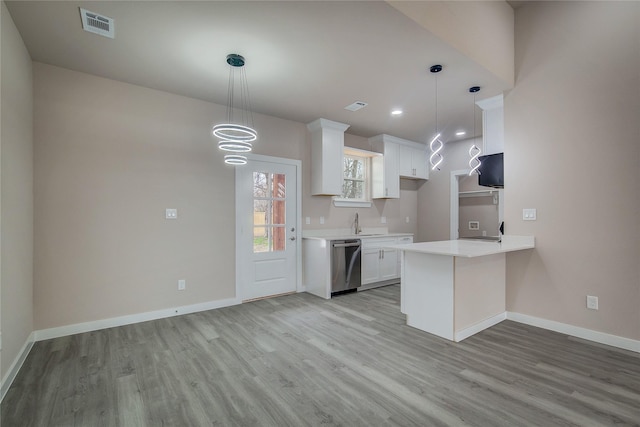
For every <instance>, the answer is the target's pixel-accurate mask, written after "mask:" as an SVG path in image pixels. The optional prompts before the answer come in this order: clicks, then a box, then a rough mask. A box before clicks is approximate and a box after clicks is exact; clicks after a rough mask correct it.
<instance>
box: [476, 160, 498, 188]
mask: <svg viewBox="0 0 640 427" xmlns="http://www.w3.org/2000/svg"><path fill="white" fill-rule="evenodd" d="M502 154H503V153H497V154H489V155H487V156H480V157H478V160H480V168H479V169H478V172H480V174H479V175H478V185H482V186H483V187H493V188H504V162H503V159H502V158H503V156H502Z"/></svg>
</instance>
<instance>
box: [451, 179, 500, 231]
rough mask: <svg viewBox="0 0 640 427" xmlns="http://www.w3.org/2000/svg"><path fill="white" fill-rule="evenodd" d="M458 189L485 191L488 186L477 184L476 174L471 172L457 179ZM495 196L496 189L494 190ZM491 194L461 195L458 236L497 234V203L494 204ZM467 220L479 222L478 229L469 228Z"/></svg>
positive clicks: (461, 190)
mask: <svg viewBox="0 0 640 427" xmlns="http://www.w3.org/2000/svg"><path fill="white" fill-rule="evenodd" d="M458 185H459V187H458V191H460V192H463V191H487V190H491V188H488V187H482V186H480V185H478V175H476V174H473V175H471V176H469V175H467V176H464V177H461V178H460V180H459V181H458ZM496 197H497V190H496ZM494 200H495V201H496V202H497V201H498V199H497V198H494V196H493V195H486V196H482V197H461V198H460V203H459V205H458V206H459V211H458V231H459V233H460V234H459V235H460V237H473V236H482V235H483V234H482V233H483V232H485V234H484V235H485V236H497V235H498V226H499V225H500V224H499V223H498V217H499V212H498V211H499V210H498V204H497V203H495V204H494ZM469 221H478V222H479V223H480V229H479V230H469Z"/></svg>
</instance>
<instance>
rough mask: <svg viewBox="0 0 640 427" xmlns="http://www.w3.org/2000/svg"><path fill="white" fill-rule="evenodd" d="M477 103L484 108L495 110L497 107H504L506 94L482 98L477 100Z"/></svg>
mask: <svg viewBox="0 0 640 427" xmlns="http://www.w3.org/2000/svg"><path fill="white" fill-rule="evenodd" d="M476 105H477V106H478V107H480V108H482V109H483V110H494V109H496V108H502V107H504V95H503V94H500V95H496V96H493V97H491V98H486V99H481V100H480V101H476Z"/></svg>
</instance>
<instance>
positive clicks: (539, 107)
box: [504, 1, 640, 340]
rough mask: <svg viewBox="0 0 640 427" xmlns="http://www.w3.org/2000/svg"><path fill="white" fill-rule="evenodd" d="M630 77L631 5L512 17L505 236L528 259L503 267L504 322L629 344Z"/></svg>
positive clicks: (638, 324) (633, 150)
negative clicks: (542, 324)
mask: <svg viewBox="0 0 640 427" xmlns="http://www.w3.org/2000/svg"><path fill="white" fill-rule="evenodd" d="M639 70H640V3H638V2H589V1H584V2H582V1H576V2H527V4H525V5H523V6H521V7H520V8H518V9H517V11H516V85H515V88H514V89H513V90H512V91H511V92H509V93H507V94H506V96H505V110H504V111H505V193H506V201H507V203H506V206H505V226H506V228H507V234H521V235H534V236H535V238H536V249H535V250H533V251H523V252H519V253H513V254H509V255H508V257H507V309H508V310H509V311H513V312H517V313H522V314H526V315H530V316H535V317H538V318H542V319H546V320H552V321H557V322H561V323H565V324H569V325H573V326H578V327H582V328H587V329H590V330H595V331H599V332H604V333H608V334H612V335H616V336H620V337H626V338H630V339H635V340H638V339H640V310H638V307H640V262H639V260H640V219H639V218H640V179H638V166H639V165H640V143H639V141H640V120H638V118H639V117H640V71H639ZM523 208H536V209H537V221H523V220H522V209H523ZM587 295H593V296H597V297H598V298H599V309H598V310H597V311H594V310H588V309H587V308H586V296H587Z"/></svg>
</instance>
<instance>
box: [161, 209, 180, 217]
mask: <svg viewBox="0 0 640 427" xmlns="http://www.w3.org/2000/svg"><path fill="white" fill-rule="evenodd" d="M164 217H165V218H166V219H178V209H167V210H165V213H164Z"/></svg>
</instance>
